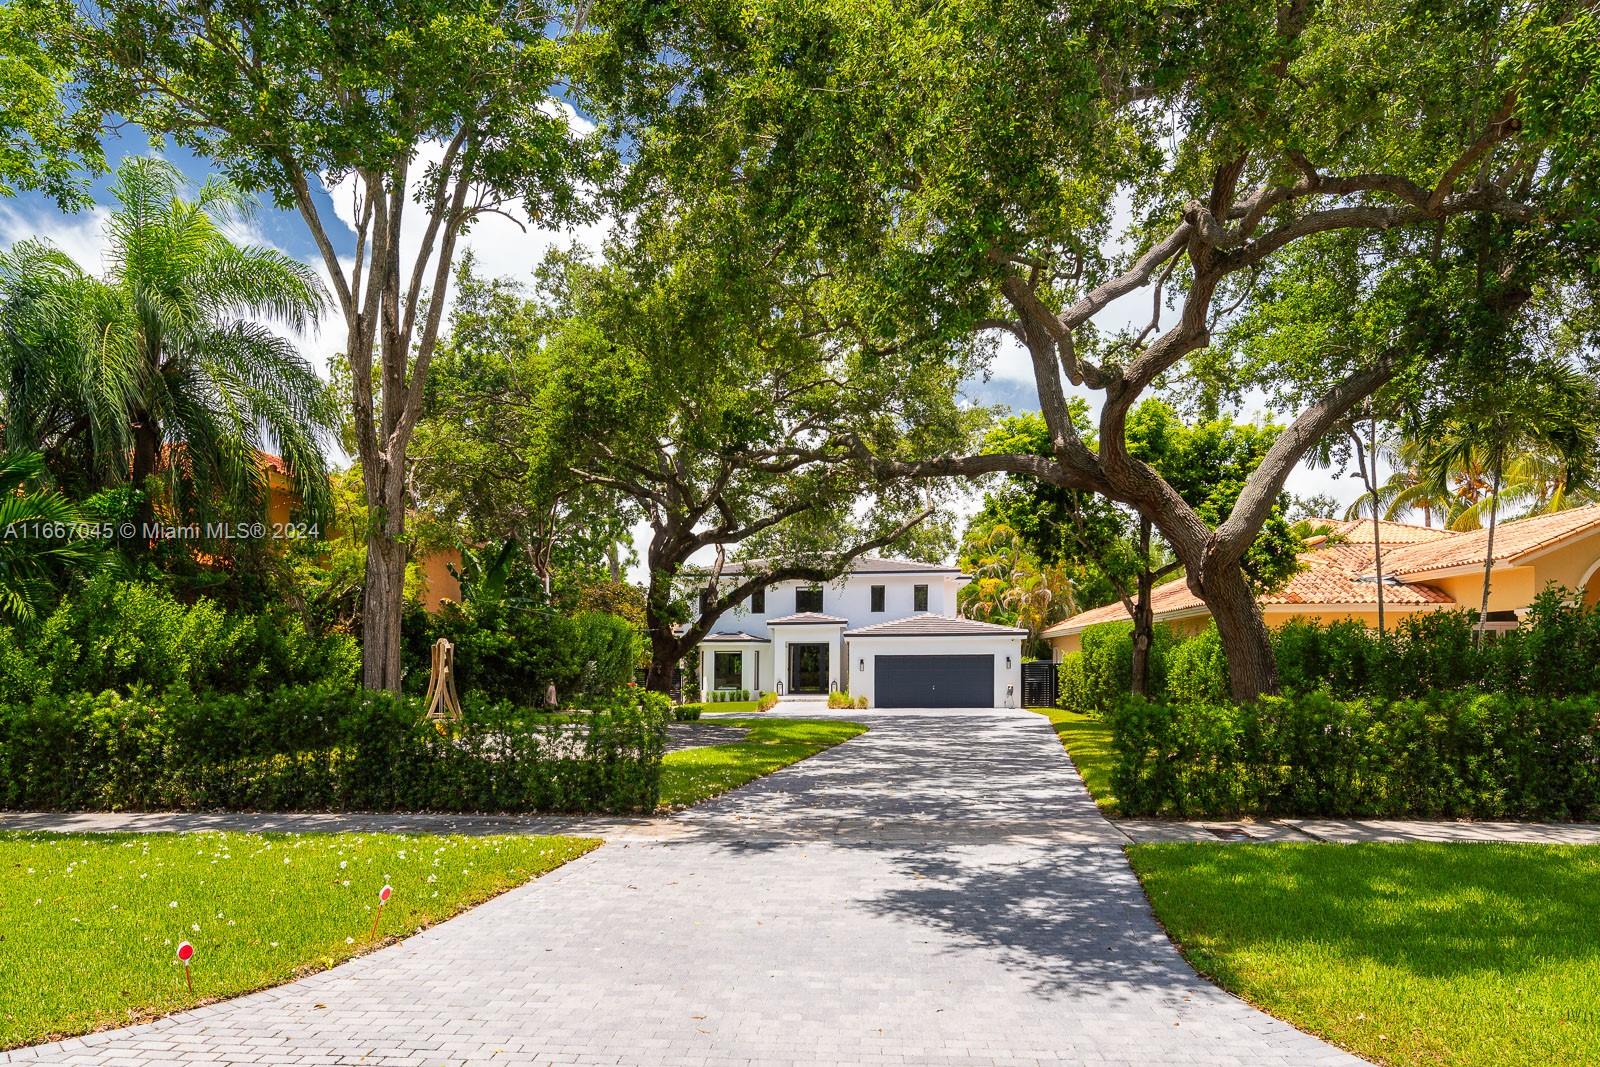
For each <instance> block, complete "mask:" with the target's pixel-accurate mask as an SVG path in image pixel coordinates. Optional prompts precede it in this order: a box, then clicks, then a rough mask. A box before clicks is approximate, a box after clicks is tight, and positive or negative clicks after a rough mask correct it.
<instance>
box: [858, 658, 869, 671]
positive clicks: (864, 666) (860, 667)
mask: <svg viewBox="0 0 1600 1067" xmlns="http://www.w3.org/2000/svg"><path fill="white" fill-rule="evenodd" d="M856 669H857V670H863V671H864V670H866V669H867V658H866V657H865V656H863V657H861V658H860V659H858V660H856Z"/></svg>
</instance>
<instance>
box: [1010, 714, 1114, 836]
mask: <svg viewBox="0 0 1600 1067" xmlns="http://www.w3.org/2000/svg"><path fill="white" fill-rule="evenodd" d="M1031 710H1033V711H1035V712H1037V713H1038V714H1040V715H1043V716H1044V717H1045V718H1047V719H1049V720H1050V725H1051V726H1052V727H1054V728H1055V732H1056V737H1058V738H1060V739H1061V747H1062V748H1064V749H1066V750H1067V755H1068V756H1069V757H1071V759H1072V765H1073V766H1074V767H1076V768H1077V769H1078V777H1080V778H1082V779H1083V784H1084V787H1085V788H1087V789H1088V790H1089V795H1090V796H1091V797H1093V798H1094V803H1095V806H1096V807H1098V808H1099V809H1100V812H1101V814H1104V815H1114V814H1116V811H1117V798H1116V797H1115V796H1114V795H1113V794H1112V792H1111V766H1112V763H1113V755H1112V751H1111V727H1109V726H1107V725H1106V724H1105V723H1104V722H1102V721H1101V720H1099V719H1097V718H1095V717H1094V716H1092V715H1085V714H1084V713H1083V712H1081V711H1068V710H1067V709H1065V708H1033V709H1031Z"/></svg>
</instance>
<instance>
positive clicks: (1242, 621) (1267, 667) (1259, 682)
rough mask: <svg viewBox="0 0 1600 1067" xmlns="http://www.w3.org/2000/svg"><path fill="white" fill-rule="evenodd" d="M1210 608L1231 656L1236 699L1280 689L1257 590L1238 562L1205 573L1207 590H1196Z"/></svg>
mask: <svg viewBox="0 0 1600 1067" xmlns="http://www.w3.org/2000/svg"><path fill="white" fill-rule="evenodd" d="M1196 593H1197V594H1198V595H1200V596H1201V597H1202V598H1203V599H1204V600H1205V602H1206V606H1207V607H1209V608H1210V609H1211V617H1212V619H1214V620H1215V621H1216V624H1217V634H1218V636H1219V637H1220V638H1221V639H1222V651H1223V653H1224V654H1225V655H1226V656H1227V658H1228V684H1229V690H1230V691H1231V693H1232V695H1233V699H1234V700H1237V701H1240V702H1248V701H1251V700H1255V699H1257V698H1258V697H1261V696H1263V695H1266V694H1269V693H1276V692H1277V691H1278V664H1277V661H1276V660H1275V659H1274V658H1273V655H1272V637H1271V635H1270V634H1269V633H1268V632H1267V624H1266V622H1265V621H1264V620H1263V619H1262V617H1261V608H1260V606H1259V605H1258V604H1257V603H1256V597H1255V591H1254V590H1252V589H1251V588H1250V582H1249V581H1248V580H1247V579H1246V578H1245V574H1244V570H1243V569H1242V568H1241V567H1240V566H1239V565H1238V564H1237V563H1233V564H1229V565H1226V566H1217V567H1215V568H1214V569H1212V570H1209V571H1207V572H1206V577H1205V590H1204V592H1201V591H1200V590H1196Z"/></svg>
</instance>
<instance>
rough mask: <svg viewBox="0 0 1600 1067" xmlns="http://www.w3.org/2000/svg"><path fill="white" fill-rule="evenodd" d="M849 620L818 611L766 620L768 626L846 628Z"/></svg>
mask: <svg viewBox="0 0 1600 1067" xmlns="http://www.w3.org/2000/svg"><path fill="white" fill-rule="evenodd" d="M849 624H850V620H849V619H841V618H839V616H837V615H824V614H823V613H822V612H820V611H801V612H797V613H796V614H794V615H785V616H783V617H782V618H779V619H768V620H767V625H768V626H825V625H826V626H848V625H849Z"/></svg>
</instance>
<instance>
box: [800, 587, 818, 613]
mask: <svg viewBox="0 0 1600 1067" xmlns="http://www.w3.org/2000/svg"><path fill="white" fill-rule="evenodd" d="M794 610H795V611H821V610H822V586H820V585H814V586H812V587H811V588H810V589H796V590H795V591H794Z"/></svg>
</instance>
